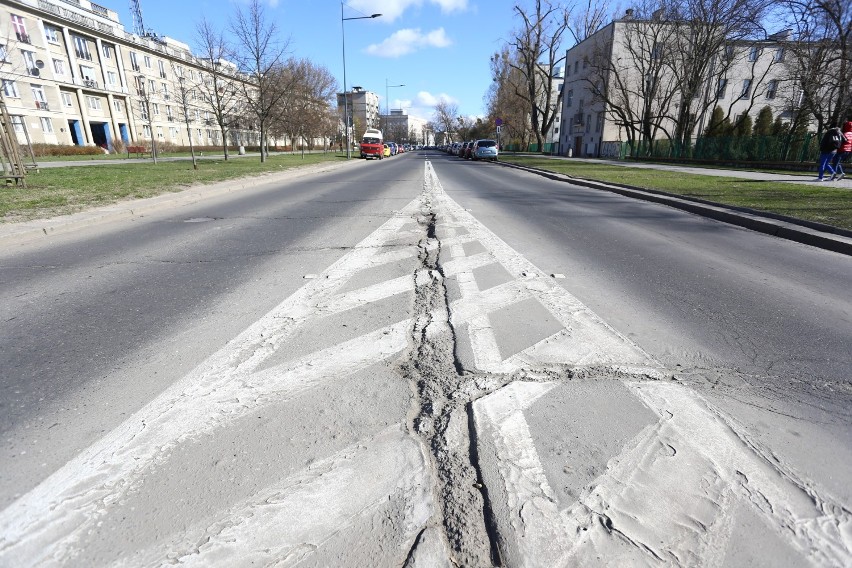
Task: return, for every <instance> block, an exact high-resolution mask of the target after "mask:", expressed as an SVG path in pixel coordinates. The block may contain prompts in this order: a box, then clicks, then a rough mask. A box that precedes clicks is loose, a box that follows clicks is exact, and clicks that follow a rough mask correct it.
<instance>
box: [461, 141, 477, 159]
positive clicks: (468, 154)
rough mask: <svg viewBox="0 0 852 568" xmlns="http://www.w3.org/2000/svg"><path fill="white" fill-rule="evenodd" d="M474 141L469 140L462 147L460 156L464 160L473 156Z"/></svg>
mask: <svg viewBox="0 0 852 568" xmlns="http://www.w3.org/2000/svg"><path fill="white" fill-rule="evenodd" d="M474 144H475V142H474V141H472V140H471V141H470V142H468V143H467V146H465V147H464V156H462V157H463V158H464V159H465V160H470V159H471V158H472V157H473V145H474Z"/></svg>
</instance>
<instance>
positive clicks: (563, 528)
mask: <svg viewBox="0 0 852 568" xmlns="http://www.w3.org/2000/svg"><path fill="white" fill-rule="evenodd" d="M569 384H570V383H569ZM627 384H628V386H629V387H630V388H631V389H632V391H633V392H634V394H635V395H636V396H637V397H638V398H639V399H640V400H642V401H643V402H644V403H645V404H646V405H647V406H648V407H649V408H651V409H652V410H653V411H654V412H655V413H656V414H657V415H658V416H659V417H660V420H659V422H657V423H655V424H653V425H650V426H648V427H647V428H645V429H644V430H643V431H642V432H640V434H638V435H637V436H636V437H635V438H634V439H633V440H631V441H630V442H628V443H627V444H626V445H625V448H624V450H623V451H622V453H621V454H620V455H618V456H616V457H614V458H613V459H611V460H610V461H609V463H608V464H607V470H606V472H605V473H604V474H603V475H601V476H600V477H599V478H598V479H596V480H595V481H594V482H592V483H591V484H590V485H589V488H588V489H587V491H586V492H585V493H584V495H583V496H582V497H581V499H580V500H579V501H578V502H576V503H575V504H574V505H573V506H571V507H569V508H568V509H565V510H563V511H561V512H557V511H556V502H555V499H554V496H553V491H552V489H551V488H550V485H549V483H548V481H547V479H546V478H545V477H544V473H543V469H542V466H541V463H540V461H539V458H538V455H537V452H536V449H535V444H534V442H533V439H532V436H531V435H530V432H529V428H528V426H527V425H526V420H525V419H524V417H523V414H522V412H523V410H524V409H525V408H527V407H528V406H529V405H530V404H531V402H532V401H534V400H536V399H537V398H538V397H539V396H541V394H542V393H543V392H547V391H548V390H549V389H551V388H553V386H555V384H554V383H547V384H544V385H542V384H539V383H524V382H516V383H513V384H511V385H510V386H508V387H505V388H504V389H501V390H500V391H497V392H496V393H493V394H491V395H488V396H486V397H484V398H482V399H480V400H478V401H476V402H475V403H474V413H475V421H476V427H477V432H478V434H479V435H480V441H479V453H480V456H481V459H485V460H489V461H490V462H491V463H495V464H497V467H496V469H495V471H496V472H498V473H499V476H494V475H493V473H492V477H495V478H493V479H488V480H487V481H488V483H487V485H488V487H489V494H490V495H491V496H492V500H491V501H492V506H493V507H494V508H495V511H496V513H497V514H496V515H495V517H496V518H497V522H498V531H499V533H500V537H501V545H502V548H501V550H503V549H505V553H506V554H507V555H509V557H510V559H511V562H508V564H510V565H513V566H569V565H585V564H588V563H595V562H596V559H599V558H600V557H601V556H602V555H603V556H605V557H606V558H607V563H608V564H610V565H630V566H642V565H658V564H659V563H663V564H676V565H688V566H693V565H709V566H713V565H718V563H719V562H721V561H722V555H723V554H724V552H725V550H726V545H727V542H728V539H729V538H730V536H731V533H730V531H731V524H730V523H731V515H732V514H733V508H734V504H735V503H736V502H737V500H738V502H739V503H745V504H747V505H750V506H752V507H754V509H755V510H756V511H757V512H758V513H759V515H761V516H762V517H763V519H764V520H765V521H766V522H767V525H768V526H769V527H771V528H772V529H774V530H775V531H776V532H777V534H778V535H779V538H780V539H784V540H787V541H790V542H792V543H793V544H794V545H795V546H796V547H797V548H798V550H799V551H800V553H801V555H802V558H803V559H806V560H807V561H808V562H810V563H811V564H812V565H814V566H848V565H849V564H850V562H852V515H850V512H849V511H848V510H847V509H845V508H844V507H843V505H842V504H841V503H840V502H838V501H836V500H835V499H832V498H831V497H828V496H826V495H823V494H819V493H818V492H817V490H816V489H815V488H813V487H811V486H810V485H809V484H807V483H805V482H804V481H802V480H801V479H799V478H798V477H797V476H796V475H795V473H794V472H791V471H788V470H787V469H785V468H783V467H781V466H780V465H778V464H777V463H776V462H774V461H772V460H770V459H767V458H766V457H764V456H763V455H762V454H761V453H760V452H759V451H757V448H756V446H754V445H753V444H751V443H750V442H748V440H747V438H746V437H744V436H743V435H741V434H739V433H738V431H737V430H736V429H734V425H733V424H732V422H731V420H730V418H727V417H725V416H723V415H722V414H721V413H720V412H719V411H718V410H715V409H714V408H712V407H711V406H710V405H709V404H707V402H706V401H704V399H702V398H701V397H700V396H698V395H697V394H696V393H695V392H693V391H691V390H690V389H688V388H686V387H684V386H681V385H678V384H675V383H666V382H661V381H650V382H632V383H627ZM485 474H486V472H485V471H484V472H483V475H485ZM498 495H499V496H501V497H505V498H504V499H495V496H498ZM606 519H608V520H609V523H610V527H611V528H607V527H606V523H607V521H606ZM625 542H629V543H630V544H631V545H630V546H625V545H624V543H625ZM542 543H543V544H542ZM549 543H552V546H551V545H550V544H549Z"/></svg>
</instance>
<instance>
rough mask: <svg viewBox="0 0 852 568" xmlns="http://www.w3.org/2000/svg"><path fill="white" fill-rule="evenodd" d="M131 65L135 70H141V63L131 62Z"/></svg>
mask: <svg viewBox="0 0 852 568" xmlns="http://www.w3.org/2000/svg"><path fill="white" fill-rule="evenodd" d="M131 67H132V68H133V70H134V71H139V64H138V63H133V64H131Z"/></svg>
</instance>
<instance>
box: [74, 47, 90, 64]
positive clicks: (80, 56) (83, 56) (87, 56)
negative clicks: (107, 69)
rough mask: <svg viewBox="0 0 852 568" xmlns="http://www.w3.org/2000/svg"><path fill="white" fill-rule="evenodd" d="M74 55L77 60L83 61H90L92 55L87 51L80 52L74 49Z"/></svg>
mask: <svg viewBox="0 0 852 568" xmlns="http://www.w3.org/2000/svg"><path fill="white" fill-rule="evenodd" d="M74 53H75V54H76V55H77V59H85V60H86V61H91V60H92V54H91V52H89V51H80V50H79V49H75V50H74Z"/></svg>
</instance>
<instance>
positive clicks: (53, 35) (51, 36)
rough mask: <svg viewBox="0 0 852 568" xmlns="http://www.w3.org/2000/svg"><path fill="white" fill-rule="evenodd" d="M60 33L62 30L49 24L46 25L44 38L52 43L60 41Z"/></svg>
mask: <svg viewBox="0 0 852 568" xmlns="http://www.w3.org/2000/svg"><path fill="white" fill-rule="evenodd" d="M59 35H60V32H59V30H58V29H57V28H54V27H53V26H49V25H47V24H45V25H44V38H45V39H46V40H47V41H49V42H50V43H59Z"/></svg>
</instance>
